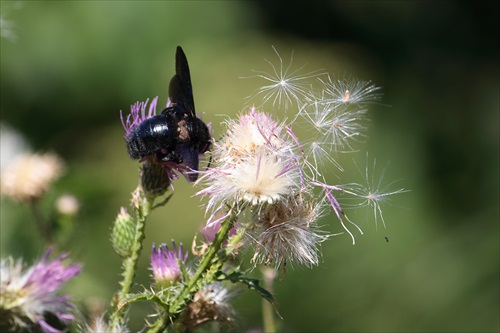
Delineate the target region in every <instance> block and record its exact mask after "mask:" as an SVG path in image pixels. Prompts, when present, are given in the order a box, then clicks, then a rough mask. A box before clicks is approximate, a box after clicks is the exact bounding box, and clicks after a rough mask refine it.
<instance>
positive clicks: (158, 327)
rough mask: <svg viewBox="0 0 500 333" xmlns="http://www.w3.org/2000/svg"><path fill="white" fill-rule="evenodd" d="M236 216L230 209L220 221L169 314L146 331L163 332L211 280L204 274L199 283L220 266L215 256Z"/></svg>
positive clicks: (211, 277)
mask: <svg viewBox="0 0 500 333" xmlns="http://www.w3.org/2000/svg"><path fill="white" fill-rule="evenodd" d="M236 218H237V214H236V212H235V209H231V211H230V215H229V217H228V218H227V219H226V220H225V221H223V222H222V223H221V228H220V229H219V231H218V232H217V234H216V235H215V239H214V241H213V242H212V244H211V245H210V247H209V248H208V249H207V252H205V254H204V255H203V258H202V259H201V261H200V265H199V266H198V269H197V270H196V272H195V273H194V275H193V277H192V278H191V279H190V280H189V281H187V283H185V284H184V287H183V289H182V290H181V292H180V293H179V295H177V297H176V298H175V299H174V300H173V302H172V305H171V306H170V309H169V313H170V314H171V315H170V316H169V315H166V316H162V318H160V319H159V320H158V321H157V322H156V323H155V324H153V326H151V328H150V329H149V331H148V333H157V332H163V331H164V330H165V327H166V325H167V324H168V323H169V322H170V320H171V321H173V320H175V318H176V317H177V316H178V315H179V314H180V312H181V310H182V308H183V307H184V306H185V305H186V304H187V303H188V301H189V300H190V299H191V297H192V295H193V294H195V293H196V292H197V291H198V290H199V289H200V288H201V287H202V286H204V285H205V284H208V283H209V281H212V280H213V276H206V277H205V279H204V280H205V281H204V282H205V283H200V282H201V281H200V280H201V279H202V277H203V276H204V275H205V274H208V272H214V273H215V272H216V271H217V269H214V266H215V265H216V266H220V265H221V264H222V263H221V262H220V260H219V259H220V258H218V257H217V253H218V252H219V250H220V249H221V247H222V244H223V243H224V241H225V240H227V239H228V236H229V231H230V230H231V228H232V227H233V226H234V222H235V221H236ZM224 257H225V255H224ZM169 318H170V320H169Z"/></svg>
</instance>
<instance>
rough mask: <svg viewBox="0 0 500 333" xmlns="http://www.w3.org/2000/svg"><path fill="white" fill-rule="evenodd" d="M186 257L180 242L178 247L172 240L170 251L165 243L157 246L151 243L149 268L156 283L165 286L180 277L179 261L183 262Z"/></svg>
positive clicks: (186, 254)
mask: <svg viewBox="0 0 500 333" xmlns="http://www.w3.org/2000/svg"><path fill="white" fill-rule="evenodd" d="M187 257H188V252H187V251H186V253H184V248H183V246H182V243H181V244H180V245H179V248H177V246H176V245H175V242H174V241H172V251H170V249H169V248H168V246H167V244H165V243H163V244H161V245H160V246H158V248H156V244H155V243H153V250H152V254H151V270H152V271H153V279H154V280H155V282H156V284H157V285H160V286H163V287H166V286H169V285H171V284H172V283H173V282H176V281H179V280H180V279H181V268H180V266H179V261H181V262H182V263H185V262H186V260H187Z"/></svg>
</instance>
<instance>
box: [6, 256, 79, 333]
mask: <svg viewBox="0 0 500 333" xmlns="http://www.w3.org/2000/svg"><path fill="white" fill-rule="evenodd" d="M51 252H52V249H49V250H48V251H47V252H46V253H45V255H44V256H43V258H42V259H41V260H40V261H39V262H38V263H37V264H36V265H34V266H32V267H31V268H29V269H27V270H25V271H24V272H23V268H22V266H23V263H22V261H21V260H19V261H17V262H14V260H12V258H10V260H2V263H1V273H2V274H1V279H0V310H1V312H2V313H5V314H6V315H5V317H4V318H2V322H1V324H2V326H3V325H8V326H10V327H17V328H20V329H22V328H30V327H32V326H38V327H39V328H40V329H41V331H42V332H51V333H52V332H60V330H58V329H57V328H55V327H53V326H51V325H50V324H49V323H48V322H47V321H46V315H47V314H51V315H53V316H55V317H56V318H57V319H58V320H59V321H60V322H61V323H63V324H67V323H68V322H70V321H71V320H73V319H74V316H73V314H71V310H72V308H73V306H72V305H71V303H70V302H69V301H70V296H69V295H64V296H57V292H58V291H59V289H60V288H61V286H62V285H63V284H64V283H65V282H66V281H68V280H69V279H71V278H72V277H74V276H75V275H77V274H78V273H80V270H81V265H79V264H71V265H69V266H65V265H63V263H62V262H63V260H64V259H66V258H67V255H66V254H62V255H61V256H59V257H58V258H56V259H54V260H52V261H48V257H49V255H50V253H51Z"/></svg>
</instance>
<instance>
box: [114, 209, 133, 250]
mask: <svg viewBox="0 0 500 333" xmlns="http://www.w3.org/2000/svg"><path fill="white" fill-rule="evenodd" d="M134 234H135V221H134V219H133V217H132V216H131V215H130V214H129V213H128V212H127V209H125V208H123V207H122V208H121V209H120V213H118V216H117V217H116V220H115V224H114V225H113V230H112V231H111V243H112V244H113V248H114V249H115V251H116V253H118V254H119V255H120V256H122V257H127V256H129V255H130V249H131V247H132V244H133V241H134Z"/></svg>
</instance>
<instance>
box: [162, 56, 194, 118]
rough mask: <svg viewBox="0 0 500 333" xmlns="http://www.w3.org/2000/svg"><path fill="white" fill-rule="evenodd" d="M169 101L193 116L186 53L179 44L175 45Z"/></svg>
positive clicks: (191, 92)
mask: <svg viewBox="0 0 500 333" xmlns="http://www.w3.org/2000/svg"><path fill="white" fill-rule="evenodd" d="M168 93H169V96H170V101H171V102H172V103H173V104H175V105H177V106H178V107H179V108H180V109H181V110H182V111H184V112H187V113H189V114H190V115H192V116H193V117H195V114H196V113H195V110H194V99H193V88H192V86H191V76H190V75H189V65H188V61H187V59H186V55H185V54H184V51H183V50H182V48H181V47H180V46H177V51H176V53H175V75H174V76H173V77H172V80H170V86H169V92H168Z"/></svg>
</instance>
